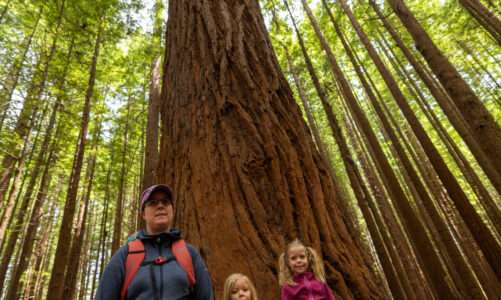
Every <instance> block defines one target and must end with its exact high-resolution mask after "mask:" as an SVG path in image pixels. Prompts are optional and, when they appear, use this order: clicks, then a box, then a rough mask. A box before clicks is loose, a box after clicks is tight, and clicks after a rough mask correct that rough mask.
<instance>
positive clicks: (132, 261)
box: [120, 239, 145, 300]
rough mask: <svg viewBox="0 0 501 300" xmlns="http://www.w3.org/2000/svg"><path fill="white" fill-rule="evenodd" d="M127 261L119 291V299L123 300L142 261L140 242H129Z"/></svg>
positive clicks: (142, 247)
mask: <svg viewBox="0 0 501 300" xmlns="http://www.w3.org/2000/svg"><path fill="white" fill-rule="evenodd" d="M127 246H128V248H129V249H128V252H127V261H126V262H125V280H124V283H123V285H122V290H121V291H120V299H121V300H125V296H126V295H127V289H128V288H129V285H130V283H131V282H132V279H134V276H136V273H137V271H138V270H139V267H141V263H142V262H143V260H144V255H145V253H144V244H143V242H142V241H141V240H139V239H136V240H133V241H130V242H129V243H128V244H127Z"/></svg>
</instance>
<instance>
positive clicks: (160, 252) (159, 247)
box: [157, 243, 164, 299]
mask: <svg viewBox="0 0 501 300" xmlns="http://www.w3.org/2000/svg"><path fill="white" fill-rule="evenodd" d="M157 247H158V256H161V255H162V245H161V244H160V243H158V244H157ZM159 267H160V268H159V269H160V299H163V293H164V278H163V272H162V270H163V268H164V266H163V265H160V266H159Z"/></svg>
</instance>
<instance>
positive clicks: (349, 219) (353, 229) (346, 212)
mask: <svg viewBox="0 0 501 300" xmlns="http://www.w3.org/2000/svg"><path fill="white" fill-rule="evenodd" d="M284 51H285V54H286V56H287V62H288V67H289V70H290V72H291V73H292V77H293V79H294V83H295V85H296V87H297V89H298V93H299V98H300V99H301V102H302V103H303V107H304V111H305V114H306V119H307V120H308V126H309V128H310V130H311V132H312V134H313V138H314V141H315V144H316V145H317V149H318V151H319V152H320V154H321V155H322V158H323V160H324V162H325V164H326V165H327V168H328V170H329V172H330V174H331V176H332V179H333V181H332V184H333V186H334V190H335V191H336V194H337V195H338V198H339V200H340V202H341V203H340V208H341V212H342V215H343V218H344V220H345V223H346V225H347V228H348V231H349V233H350V235H351V237H352V238H353V239H354V240H355V242H356V243H357V246H358V247H360V248H363V250H364V252H363V254H364V258H368V257H367V255H369V256H370V252H369V249H368V248H367V247H365V245H364V242H363V241H362V239H361V237H362V235H361V234H360V229H359V228H358V226H357V224H356V220H355V217H354V215H353V213H352V212H351V211H350V208H349V203H348V201H349V200H348V195H347V193H346V192H345V191H344V190H343V189H342V187H341V186H340V182H339V180H338V177H337V175H336V172H335V171H334V169H333V168H332V162H331V160H330V158H329V155H328V153H327V150H326V147H325V144H324V142H323V140H322V138H321V137H320V132H319V130H318V127H317V125H316V122H315V119H314V117H313V114H312V112H311V108H310V100H309V99H308V95H307V94H306V91H305V90H304V87H303V84H302V82H301V79H300V77H299V74H298V72H297V70H296V68H295V66H294V64H293V61H292V58H291V57H290V54H289V52H288V49H287V48H286V47H285V46H284ZM311 76H312V77H314V76H315V74H311ZM315 77H316V76H315ZM314 81H315V82H316V83H317V84H316V85H315V88H316V89H318V88H320V89H321V87H320V81H319V80H318V79H315V80H314ZM318 94H319V95H323V96H324V99H323V100H322V101H323V102H324V101H327V99H325V93H324V92H322V91H320V92H319V93H318ZM323 102H322V103H323ZM324 109H325V106H324ZM329 121H330V119H329ZM330 127H331V129H332V127H333V126H332V125H330ZM332 130H334V129H332ZM336 142H337V140H336ZM366 254H367V255H366ZM366 263H367V264H368V265H373V264H372V263H373V262H372V263H371V262H370V258H369V260H368V259H366Z"/></svg>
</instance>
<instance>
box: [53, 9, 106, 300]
mask: <svg viewBox="0 0 501 300" xmlns="http://www.w3.org/2000/svg"><path fill="white" fill-rule="evenodd" d="M100 17H101V18H102V19H100V20H99V24H98V28H97V34H96V40H95V43H94V53H93V56H92V63H91V66H90V70H89V82H88V85H87V91H86V94H85V102H84V107H83V112H82V121H81V127H80V133H79V140H78V143H77V147H76V150H75V156H74V160H73V167H72V169H71V175H70V181H69V184H68V192H67V194H66V202H65V206H64V213H63V219H62V222H61V227H60V229H59V239H58V242H57V248H56V255H55V259H54V263H53V269H52V270H53V271H52V276H51V278H50V282H49V290H48V294H47V298H48V299H62V298H61V297H62V294H63V283H64V276H65V272H66V268H67V266H68V258H69V245H68V241H70V240H71V231H72V225H73V221H74V215H75V207H76V199H77V192H78V185H79V182H80V173H81V169H82V164H83V158H84V153H85V145H86V142H87V130H88V126H89V115H90V110H91V102H92V98H93V94H94V84H95V81H96V67H97V62H98V58H99V50H100V48H101V43H102V34H103V26H104V22H103V21H104V20H103V18H104V16H100Z"/></svg>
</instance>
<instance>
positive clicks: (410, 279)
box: [346, 108, 434, 299]
mask: <svg viewBox="0 0 501 300" xmlns="http://www.w3.org/2000/svg"><path fill="white" fill-rule="evenodd" d="M346 111H348V109H347V108H346ZM346 115H348V113H346ZM348 118H349V117H347V119H348ZM349 119H350V120H351V118H349ZM351 122H354V120H351ZM355 127H356V125H355V124H350V122H349V121H346V128H347V129H348V130H349V137H350V138H351V139H352V140H355V141H353V142H352V144H353V145H355V148H357V144H359V146H358V148H357V149H356V152H357V154H358V157H359V159H358V160H357V161H360V164H361V168H362V170H363V171H364V174H365V176H366V178H367V183H368V187H371V189H372V193H373V195H374V198H375V199H376V200H377V205H376V204H375V203H373V202H371V201H367V203H368V204H369V209H370V211H371V213H372V215H373V216H374V218H375V220H376V224H377V226H378V228H380V230H381V235H382V236H383V240H384V242H385V244H386V245H387V247H388V249H389V251H390V255H391V259H392V263H393V265H394V266H395V268H396V269H397V273H398V276H399V278H400V280H401V282H402V284H403V286H404V288H405V291H406V297H408V298H410V299H422V298H423V297H424V298H426V299H428V298H432V297H434V294H433V292H432V290H431V287H430V285H429V284H428V283H427V282H426V279H425V276H424V274H422V272H421V271H420V269H419V267H418V265H417V259H416V257H415V255H414V253H413V252H412V249H411V246H410V244H409V243H408V239H407V238H406V236H405V233H404V232H403V230H402V228H401V226H399V224H398V221H397V219H396V217H395V215H394V213H393V209H392V208H391V204H390V202H389V201H388V198H389V196H390V195H389V194H386V193H385V189H384V188H383V184H382V183H381V181H380V180H378V176H377V174H376V173H375V172H374V169H377V162H376V159H375V155H374V151H371V149H370V145H369V144H368V143H367V141H365V139H364V138H363V136H360V135H361V134H359V133H358V132H356V130H355ZM357 140H358V141H359V142H358V143H357V142H356V141H357ZM365 144H366V145H367V148H368V149H365V150H364V149H363V148H364V145H365ZM366 153H368V154H366ZM367 155H369V156H371V157H372V160H373V161H374V165H371V164H370V162H369V158H368V157H367ZM381 180H383V182H384V177H381Z"/></svg>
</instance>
